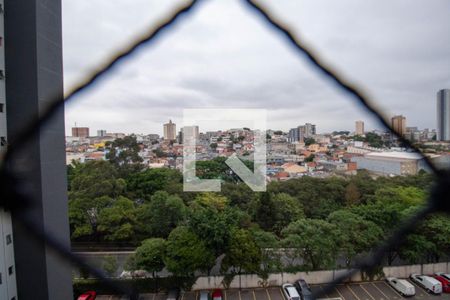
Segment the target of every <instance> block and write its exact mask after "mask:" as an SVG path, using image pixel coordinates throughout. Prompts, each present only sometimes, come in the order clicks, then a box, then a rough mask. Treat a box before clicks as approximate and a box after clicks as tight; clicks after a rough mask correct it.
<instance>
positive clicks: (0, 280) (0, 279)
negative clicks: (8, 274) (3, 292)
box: [0, 273, 3, 284]
mask: <svg viewBox="0 0 450 300" xmlns="http://www.w3.org/2000/svg"><path fill="white" fill-rule="evenodd" d="M2 283H3V280H2V273H0V284H2Z"/></svg>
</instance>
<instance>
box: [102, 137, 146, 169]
mask: <svg viewBox="0 0 450 300" xmlns="http://www.w3.org/2000/svg"><path fill="white" fill-rule="evenodd" d="M105 147H106V148H107V149H108V152H107V153H106V159H108V160H109V161H110V162H111V163H112V164H114V165H115V166H116V167H117V169H118V171H119V174H120V176H121V177H123V178H126V177H127V176H128V175H129V174H131V173H134V172H137V171H140V170H142V169H143V165H142V161H143V159H142V157H140V156H139V151H140V146H139V144H138V143H137V141H136V136H134V135H129V136H125V137H124V138H119V139H116V140H114V141H113V142H109V143H106V145H105Z"/></svg>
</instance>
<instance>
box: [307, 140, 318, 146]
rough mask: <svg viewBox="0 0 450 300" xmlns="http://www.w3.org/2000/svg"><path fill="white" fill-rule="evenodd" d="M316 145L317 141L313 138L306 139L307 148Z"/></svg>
mask: <svg viewBox="0 0 450 300" xmlns="http://www.w3.org/2000/svg"><path fill="white" fill-rule="evenodd" d="M315 143H316V140H315V139H313V138H305V146H309V145H312V144H315Z"/></svg>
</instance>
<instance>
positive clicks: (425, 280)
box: [409, 274, 442, 294]
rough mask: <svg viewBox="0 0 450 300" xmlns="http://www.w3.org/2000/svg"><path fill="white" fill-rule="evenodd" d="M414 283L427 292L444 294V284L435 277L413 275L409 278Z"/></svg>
mask: <svg viewBox="0 0 450 300" xmlns="http://www.w3.org/2000/svg"><path fill="white" fill-rule="evenodd" d="M409 278H411V280H412V281H414V282H415V283H417V284H418V285H419V286H421V287H422V288H424V289H425V290H426V291H427V292H429V293H433V294H440V293H442V284H441V283H440V282H439V281H438V280H436V279H434V278H433V277H430V276H426V275H419V274H411V275H410V276H409Z"/></svg>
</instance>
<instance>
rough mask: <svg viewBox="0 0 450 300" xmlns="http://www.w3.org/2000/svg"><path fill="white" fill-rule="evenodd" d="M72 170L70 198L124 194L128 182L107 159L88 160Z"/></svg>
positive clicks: (112, 196)
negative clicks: (120, 176)
mask: <svg viewBox="0 0 450 300" xmlns="http://www.w3.org/2000/svg"><path fill="white" fill-rule="evenodd" d="M69 170H70V175H69V176H70V187H69V200H73V199H92V198H97V197H103V196H108V197H111V198H116V197H118V196H120V195H123V192H124V190H125V188H126V182H125V181H124V180H123V179H121V178H119V174H118V172H117V170H116V168H115V167H114V166H113V165H112V164H110V163H109V162H107V161H88V162H86V163H84V164H76V165H75V167H73V168H71V169H69Z"/></svg>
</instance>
